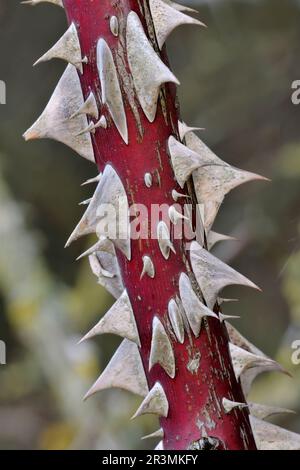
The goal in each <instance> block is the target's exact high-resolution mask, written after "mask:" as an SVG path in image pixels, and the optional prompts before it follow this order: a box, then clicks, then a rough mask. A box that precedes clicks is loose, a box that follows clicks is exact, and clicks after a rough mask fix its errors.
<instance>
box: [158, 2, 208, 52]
mask: <svg viewBox="0 0 300 470" xmlns="http://www.w3.org/2000/svg"><path fill="white" fill-rule="evenodd" d="M150 10H151V15H152V18H153V22H154V27H155V33H156V38H157V42H158V45H159V48H160V49H161V48H162V46H163V45H164V43H165V41H166V39H167V37H168V36H169V35H170V34H171V32H172V31H173V30H174V29H175V28H177V27H178V26H181V25H184V24H194V25H198V26H205V25H204V23H201V21H199V20H196V19H195V18H192V17H190V16H187V15H185V14H183V13H181V12H180V11H178V10H176V9H174V8H172V6H169V5H167V4H166V3H165V2H164V1H162V0H150Z"/></svg>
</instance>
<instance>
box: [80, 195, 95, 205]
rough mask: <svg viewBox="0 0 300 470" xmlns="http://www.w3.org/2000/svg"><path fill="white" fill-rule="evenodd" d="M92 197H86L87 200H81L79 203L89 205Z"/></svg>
mask: <svg viewBox="0 0 300 470" xmlns="http://www.w3.org/2000/svg"><path fill="white" fill-rule="evenodd" d="M91 200H92V198H91V197H90V198H89V199H86V200H85V201H81V202H79V203H78V205H79V206H87V205H89V203H90V202H91Z"/></svg>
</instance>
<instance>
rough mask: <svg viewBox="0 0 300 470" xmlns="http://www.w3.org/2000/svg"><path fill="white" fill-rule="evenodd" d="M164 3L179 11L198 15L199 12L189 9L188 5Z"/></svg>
mask: <svg viewBox="0 0 300 470" xmlns="http://www.w3.org/2000/svg"><path fill="white" fill-rule="evenodd" d="M164 2H165V3H166V4H167V5H169V6H170V7H172V8H175V10H178V11H189V12H191V13H198V11H197V10H194V8H190V7H187V6H186V5H181V4H180V3H176V2H172V0H164Z"/></svg>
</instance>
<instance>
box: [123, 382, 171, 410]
mask: <svg viewBox="0 0 300 470" xmlns="http://www.w3.org/2000/svg"><path fill="white" fill-rule="evenodd" d="M168 412H169V403H168V400H167V397H166V394H165V392H164V389H163V387H162V386H161V384H160V383H159V382H156V383H155V385H154V386H153V387H152V388H151V390H150V392H149V393H148V395H147V396H146V397H145V398H144V401H143V402H142V404H141V405H140V407H139V408H138V410H137V411H136V413H135V414H134V415H133V416H132V417H131V419H135V418H137V417H138V416H142V415H144V414H155V415H158V416H163V417H164V418H166V417H167V416H168Z"/></svg>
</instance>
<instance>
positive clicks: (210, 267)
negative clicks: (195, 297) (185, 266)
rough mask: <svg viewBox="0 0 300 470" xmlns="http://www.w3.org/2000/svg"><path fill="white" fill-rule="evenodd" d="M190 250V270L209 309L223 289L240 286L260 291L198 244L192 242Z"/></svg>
mask: <svg viewBox="0 0 300 470" xmlns="http://www.w3.org/2000/svg"><path fill="white" fill-rule="evenodd" d="M190 250H191V251H190V257H191V264H192V269H193V271H194V274H195V276H196V279H197V281H198V284H199V286H200V289H201V292H202V294H203V296H204V298H205V300H206V304H207V306H208V307H209V308H211V309H212V308H213V307H214V305H215V303H216V300H217V297H218V294H219V293H220V291H221V290H222V289H224V287H227V286H230V285H242V286H247V287H252V288H253V289H256V290H259V291H260V288H259V287H257V286H256V285H255V284H254V283H253V282H252V281H250V280H249V279H247V278H246V277H245V276H243V275H242V274H239V273H238V272H237V271H235V270H234V269H232V268H231V267H230V266H227V264H225V263H223V261H220V260H219V259H218V258H216V257H215V256H213V255H212V254H211V253H209V252H208V251H207V250H205V249H204V248H202V247H201V246H200V245H199V243H197V242H195V241H194V242H192V243H191V247H190ZM212 280H214V282H212Z"/></svg>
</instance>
